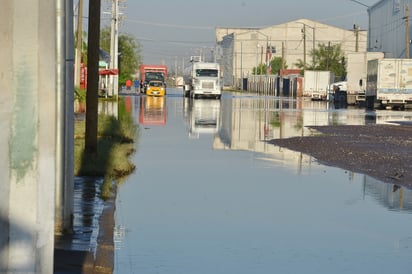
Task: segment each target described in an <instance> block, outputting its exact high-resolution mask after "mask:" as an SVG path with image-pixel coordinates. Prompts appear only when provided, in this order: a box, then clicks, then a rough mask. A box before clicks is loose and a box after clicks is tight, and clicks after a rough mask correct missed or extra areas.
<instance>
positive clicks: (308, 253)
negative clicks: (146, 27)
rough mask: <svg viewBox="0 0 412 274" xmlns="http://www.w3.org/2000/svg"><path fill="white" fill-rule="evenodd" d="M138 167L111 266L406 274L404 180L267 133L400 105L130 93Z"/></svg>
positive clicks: (410, 195) (123, 193) (410, 203)
mask: <svg viewBox="0 0 412 274" xmlns="http://www.w3.org/2000/svg"><path fill="white" fill-rule="evenodd" d="M126 107H127V109H128V111H130V112H131V113H132V115H133V117H135V121H136V123H139V125H140V134H139V137H138V142H137V152H136V153H135V154H134V155H133V156H132V161H133V163H134V164H135V165H136V167H137V169H136V171H135V173H134V174H132V175H131V176H129V178H128V180H127V181H126V182H125V183H124V184H122V185H121V186H120V187H119V189H118V193H117V201H116V231H115V248H116V250H115V273H118V274H121V273H122V274H123V273H144V274H152V273H153V274H154V273H164V274H185V273H192V274H203V273H204V274H206V273H207V274H210V273H214V274H228V273H236V274H242V273H244V274H251V273H253V274H266V273H351V274H353V273H362V274H363V273H398V274H401V273H410V272H411V270H410V269H411V262H412V229H411V228H412V218H411V217H412V215H411V213H412V190H409V189H405V188H401V189H397V188H396V187H395V186H393V185H390V184H384V183H381V182H379V181H376V180H375V179H373V178H371V177H368V176H365V175H361V174H357V173H352V172H350V171H346V170H342V169H338V168H334V167H327V166H324V165H320V164H318V163H317V162H316V161H315V159H313V158H311V157H309V156H307V155H304V154H302V153H298V152H293V151H289V150H286V149H283V148H280V147H277V146H273V145H270V144H268V143H266V142H265V140H271V139H274V138H288V137H293V136H306V135H309V134H311V132H310V130H309V129H308V128H306V126H309V125H340V124H342V125H343V124H351V125H362V124H365V123H387V122H389V121H399V120H411V119H412V113H411V112H407V111H389V110H383V111H376V112H370V113H368V112H365V110H364V109H357V108H349V109H334V107H333V106H329V105H328V104H327V103H326V102H312V101H304V100H294V99H285V98H283V99H279V98H275V97H260V96H255V95H245V94H231V93H225V94H224V95H223V96H222V99H221V100H202V99H196V100H189V99H187V98H184V97H182V91H181V90H179V89H172V88H170V89H168V94H167V96H166V97H165V98H161V97H159V98H153V97H146V96H144V95H132V96H127V97H126Z"/></svg>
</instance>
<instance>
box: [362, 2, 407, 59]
mask: <svg viewBox="0 0 412 274" xmlns="http://www.w3.org/2000/svg"><path fill="white" fill-rule="evenodd" d="M407 6H409V9H410V7H412V0H381V1H379V2H377V3H376V4H374V5H372V6H370V7H369V8H368V13H369V35H368V36H369V37H368V51H378V52H384V53H385V57H388V58H409V56H410V49H409V48H410V47H409V44H410V39H411V31H410V22H409V21H410V19H409V18H410V16H409V11H408V8H407ZM406 29H408V30H406ZM406 34H408V35H406ZM407 49H409V50H407ZM407 51H408V52H407Z"/></svg>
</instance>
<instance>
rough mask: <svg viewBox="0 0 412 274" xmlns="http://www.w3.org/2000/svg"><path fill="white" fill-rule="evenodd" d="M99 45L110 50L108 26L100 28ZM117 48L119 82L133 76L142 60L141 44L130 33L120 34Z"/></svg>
mask: <svg viewBox="0 0 412 274" xmlns="http://www.w3.org/2000/svg"><path fill="white" fill-rule="evenodd" d="M100 47H101V48H102V49H103V50H105V51H107V52H110V27H105V28H104V29H102V30H101V35H100ZM118 49H119V56H120V58H119V60H118V61H119V63H118V64H119V70H120V75H119V84H122V83H124V82H125V81H126V80H127V79H130V78H131V77H133V75H134V74H135V73H136V71H137V69H138V67H139V65H140V64H141V62H142V55H141V46H140V44H139V42H138V41H137V39H136V38H135V37H134V36H132V35H130V34H120V35H119V37H118Z"/></svg>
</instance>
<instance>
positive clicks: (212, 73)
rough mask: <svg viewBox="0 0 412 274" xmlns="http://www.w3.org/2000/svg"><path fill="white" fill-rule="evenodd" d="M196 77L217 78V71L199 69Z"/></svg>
mask: <svg viewBox="0 0 412 274" xmlns="http://www.w3.org/2000/svg"><path fill="white" fill-rule="evenodd" d="M196 76H206V77H217V70H216V69H197V70H196Z"/></svg>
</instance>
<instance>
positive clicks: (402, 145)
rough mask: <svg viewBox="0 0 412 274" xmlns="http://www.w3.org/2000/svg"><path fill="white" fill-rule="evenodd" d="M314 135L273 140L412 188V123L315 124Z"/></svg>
mask: <svg viewBox="0 0 412 274" xmlns="http://www.w3.org/2000/svg"><path fill="white" fill-rule="evenodd" d="M308 128H310V129H311V130H313V134H312V135H311V136H306V137H292V138H288V139H273V140H270V141H269V143H271V144H273V145H277V146H280V147H284V148H287V149H290V150H293V151H298V152H302V153H305V154H308V155H311V156H313V157H314V158H316V159H317V161H318V162H320V163H322V164H324V165H328V166H335V167H339V168H342V169H345V170H350V171H353V172H357V173H362V174H366V175H369V176H371V177H374V178H376V179H378V180H380V181H382V182H386V183H392V184H396V185H401V186H404V187H407V188H412V125H411V124H400V125H389V124H382V125H377V124H371V125H359V126H358V125H353V126H351V125H344V126H311V127H308Z"/></svg>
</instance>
